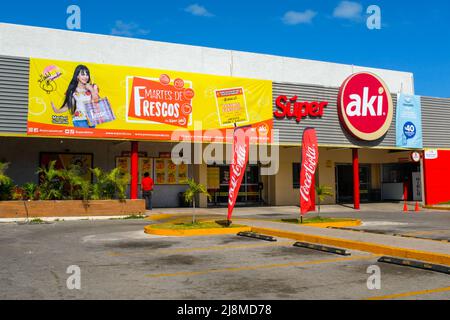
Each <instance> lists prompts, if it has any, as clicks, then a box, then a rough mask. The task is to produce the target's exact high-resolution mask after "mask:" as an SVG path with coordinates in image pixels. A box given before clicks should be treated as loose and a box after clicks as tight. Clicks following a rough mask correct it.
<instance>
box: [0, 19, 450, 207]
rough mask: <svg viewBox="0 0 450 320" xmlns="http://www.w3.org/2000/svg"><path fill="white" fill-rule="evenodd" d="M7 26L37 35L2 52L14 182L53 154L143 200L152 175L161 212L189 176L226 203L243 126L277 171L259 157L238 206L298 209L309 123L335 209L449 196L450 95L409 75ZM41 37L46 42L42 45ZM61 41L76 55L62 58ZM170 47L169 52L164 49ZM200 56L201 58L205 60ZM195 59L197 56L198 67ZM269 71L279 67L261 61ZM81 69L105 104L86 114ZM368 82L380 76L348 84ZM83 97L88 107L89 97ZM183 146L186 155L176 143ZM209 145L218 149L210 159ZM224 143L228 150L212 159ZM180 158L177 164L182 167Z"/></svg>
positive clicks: (2, 99) (0, 142)
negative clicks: (96, 170) (273, 153)
mask: <svg viewBox="0 0 450 320" xmlns="http://www.w3.org/2000/svg"><path fill="white" fill-rule="evenodd" d="M1 32H2V33H3V34H4V37H3V38H1V37H0V39H8V38H11V37H14V38H16V39H26V40H27V41H25V40H24V41H22V42H21V43H27V45H26V46H27V47H26V48H24V47H23V46H18V45H12V46H3V43H1V44H2V46H0V48H1V50H0V67H1V68H2V70H5V71H4V72H3V73H1V74H0V114H1V115H2V117H1V118H0V146H1V148H0V161H2V162H9V163H10V168H9V171H8V174H9V175H10V176H11V177H12V178H13V179H14V182H15V183H17V184H23V183H26V182H29V181H31V182H38V179H37V176H36V174H35V173H36V170H37V168H38V167H40V166H45V165H46V164H48V163H49V161H51V160H57V161H58V165H59V166H67V165H70V164H71V163H76V164H81V165H83V166H84V167H85V168H86V174H87V178H89V177H88V172H89V170H88V169H89V168H93V167H101V168H103V169H104V170H111V169H113V168H115V167H118V168H120V169H121V170H122V171H123V172H124V173H130V174H131V176H132V181H131V184H130V186H129V190H128V195H129V196H130V197H131V198H135V197H138V196H140V195H139V192H138V190H139V183H140V177H141V175H142V174H143V173H144V172H149V173H151V175H152V176H153V178H154V180H155V183H156V186H155V196H154V205H155V207H177V206H182V205H184V204H183V203H182V201H180V197H179V195H180V193H182V192H183V191H184V190H185V189H186V179H187V178H193V179H195V180H196V181H198V182H200V183H202V184H205V185H207V188H208V190H209V192H210V194H211V195H212V201H210V202H208V201H207V199H206V197H201V198H200V205H201V206H202V207H207V206H224V205H226V202H227V196H228V182H229V162H228V160H227V159H230V156H229V154H227V150H229V149H231V141H232V140H231V137H232V132H233V128H234V126H235V124H236V125H237V126H250V127H251V131H252V132H253V133H254V134H255V136H254V140H253V145H255V146H257V147H258V148H260V147H261V146H265V145H266V144H267V143H268V144H269V145H273V146H276V149H277V152H278V157H277V158H276V161H277V167H278V170H277V172H276V174H272V175H265V174H263V171H264V170H263V169H264V168H265V167H266V166H267V163H265V162H264V161H263V159H262V158H260V157H259V156H257V157H256V158H253V159H251V161H250V163H249V165H248V167H247V170H246V174H245V177H244V180H243V183H242V185H241V188H240V190H239V194H238V198H237V204H238V205H298V194H299V186H298V184H299V170H300V167H301V159H300V154H301V150H300V147H301V138H302V133H303V130H304V129H305V128H307V127H314V128H316V131H317V136H318V143H319V152H320V156H319V168H318V173H317V176H316V182H317V183H318V184H320V185H327V186H329V187H331V189H332V190H333V197H330V198H327V199H326V200H325V202H326V203H344V204H355V207H356V206H357V203H358V204H359V202H362V203H364V202H378V201H392V200H393V201H399V200H402V199H404V197H405V196H406V197H407V199H408V200H418V201H420V200H424V201H425V202H426V203H429V204H432V203H438V202H444V201H448V200H450V192H448V188H446V187H445V183H444V182H445V181H446V180H447V181H448V179H450V172H449V170H448V168H449V166H448V164H449V163H450V156H449V152H450V151H448V150H450V132H449V131H448V130H446V127H447V123H448V122H449V121H450V114H449V113H448V112H445V109H446V108H447V109H448V108H450V101H449V99H439V98H429V97H419V96H414V90H413V88H414V83H413V77H412V74H410V73H405V72H397V71H390V70H381V69H369V68H362V67H354V66H346V65H338V64H330V63H322V62H316V61H306V60H299V59H291V60H286V59H284V58H282V57H266V56H261V55H258V54H247V53H239V52H233V57H231V56H229V55H228V53H229V51H226V50H216V51H214V50H212V49H208V48H198V47H191V46H176V45H172V44H163V43H153V42H151V41H148V42H147V41H136V40H133V39H126V40H125V39H123V38H116V37H109V36H98V35H87V34H81V33H77V34H75V33H70V32H66V31H61V30H50V29H43V28H33V27H22V26H20V27H19V26H10V25H8V26H5V27H4V28H3V26H2V29H1ZM69 38H70V39H69ZM39 39H41V40H43V41H44V39H45V41H46V43H47V44H48V45H49V47H48V48H42V47H40V46H39V45H38V43H39V41H38V40H39ZM48 39H52V41H49V40H48ZM74 39H83V41H84V43H85V45H84V47H85V49H86V50H87V51H89V50H90V49H94V48H96V49H98V48H97V44H98V43H99V41H100V40H101V41H103V43H105V44H108V43H113V42H114V43H120V42H123V43H125V42H127V43H128V42H130V41H131V42H133V43H134V45H135V46H136V50H137V51H139V50H140V51H141V52H142V51H146V52H148V53H149V54H148V55H146V56H145V57H143V56H142V55H140V54H136V53H133V52H129V51H128V50H127V49H126V47H127V46H125V45H124V46H123V48H120V49H118V50H117V52H115V53H114V54H113V53H111V52H109V51H108V50H104V51H102V50H99V51H98V52H99V53H98V54H99V57H90V56H87V55H86V54H85V51H86V50H84V51H80V50H78V49H77V48H76V47H73V45H72V44H71V42H70V41H69V40H72V41H73V40H74ZM53 43H56V44H58V43H60V44H64V46H63V47H66V48H72V47H73V50H69V51H70V52H69V51H67V52H58V51H57V50H55V49H56V47H55V48H53V47H52V45H53ZM71 46H72V47H71ZM119 47H120V46H119ZM119 47H118V48H119ZM169 48H170V49H171V50H172V54H173V56H172V58H167V57H166V56H164V55H161V52H162V51H164V50H166V51H167V50H168V49H169ZM198 50H201V51H202V55H195V52H197V51H198ZM152 54H153V58H154V59H150V60H148V58H147V57H148V56H151V55H152ZM30 55H31V57H30ZM186 56H190V57H192V63H191V64H190V65H189V66H188V67H187V66H186V64H185V57H186ZM34 57H46V58H34ZM131 63H133V66H130V64H131ZM270 63H272V67H271V68H269V69H267V68H264V67H263V66H265V65H268V64H270ZM191 65H193V67H192V66H191ZM80 66H81V67H80ZM230 66H231V67H230ZM255 66H256V67H255ZM258 66H259V67H258ZM79 67H80V68H81V69H79V70H78V71H82V72H81V73H82V74H84V75H87V76H89V77H90V78H91V80H93V81H91V85H93V84H94V83H95V84H96V85H97V86H98V88H96V89H97V94H98V99H99V101H100V102H99V103H97V104H93V103H90V104H89V103H88V104H86V109H85V112H86V117H84V118H83V115H80V114H75V113H72V112H71V110H70V107H71V106H69V105H67V103H66V102H65V96H66V93H67V91H68V89H69V88H70V87H71V86H70V83H71V81H73V79H74V75H75V74H77V72H76V70H77V68H79ZM230 68H231V69H230ZM83 70H84V71H83ZM177 70H183V71H177ZM311 70H315V72H313V73H311V72H310V71H311ZM368 74H369V75H370V74H372V75H374V76H375V77H376V79H379V81H381V82H376V81H375V82H374V80H373V79H371V78H370V79H369V78H362V79H359V80H358V79H357V78H356V79H355V81H354V82H353V83H352V84H349V82H348V80H349V77H351V76H355V75H362V77H367V75H368ZM75 79H76V77H75ZM262 79H264V80H262ZM380 83H381V84H380ZM346 90H348V91H346ZM76 94H79V96H77V99H80V101H82V100H83V99H87V100H86V101H92V100H91V99H92V98H91V97H88V98H86V97H84V96H83V94H82V93H76ZM72 96H73V95H72ZM345 99H347V100H345ZM77 101H78V100H77ZM405 101H406V102H405ZM53 105H54V106H55V107H53ZM399 105H413V106H414V108H415V109H416V110H418V111H417V112H416V113H415V115H412V114H411V112H409V113H408V112H406V118H408V117H409V119H406V118H405V119H404V118H402V117H401V116H400V117H399V115H400V113H401V112H400V111H401V109H400V108H399ZM64 106H66V107H67V109H64V110H62V109H63V108H61V107H64ZM342 110H344V111H342ZM399 110H400V111H399ZM342 112H344V114H343V113H342ZM345 113H347V114H345ZM93 114H95V115H96V116H95V117H91V118H90V115H93ZM74 120H77V121H74ZM78 120H80V121H81V124H80V122H78ZM83 121H86V123H84V122H83ZM411 124H412V125H411ZM180 141H185V142H186V141H187V145H189V148H187V149H184V150H183V152H180V150H178V149H176V148H178V146H179V142H180ZM210 142H214V145H216V146H220V147H217V148H215V151H214V152H211V150H209V149H211V148H210V146H211V144H210ZM220 149H221V150H222V154H223V156H222V157H215V156H216V154H217V153H221V152H219V150H220ZM174 150H177V151H176V152H175V154H178V155H179V156H180V157H181V158H182V159H183V161H182V162H181V163H175V162H173V161H172V155H173V154H172V152H173V151H174ZM413 151H417V152H419V153H418V154H419V157H417V154H413ZM205 154H209V155H210V156H211V155H212V154H214V157H212V158H213V159H212V160H211V159H207V157H205ZM413 155H414V156H413ZM274 159H275V158H274ZM274 159H272V160H274ZM446 178H447V179H446ZM355 196H356V197H359V201H358V199H357V198H355Z"/></svg>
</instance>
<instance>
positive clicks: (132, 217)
mask: <svg viewBox="0 0 450 320" xmlns="http://www.w3.org/2000/svg"><path fill="white" fill-rule="evenodd" d="M144 218H145V216H144V215H141V214H139V215H137V214H132V215H130V216H126V217H125V218H123V220H130V219H144Z"/></svg>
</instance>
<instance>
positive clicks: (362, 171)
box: [336, 164, 371, 203]
mask: <svg viewBox="0 0 450 320" xmlns="http://www.w3.org/2000/svg"><path fill="white" fill-rule="evenodd" d="M370 176H371V171H370V165H360V166H359V188H360V200H361V202H369V201H370V200H371V190H370V185H371V184H370ZM336 202H337V203H353V166H352V165H351V164H337V165H336Z"/></svg>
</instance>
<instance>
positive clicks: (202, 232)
mask: <svg viewBox="0 0 450 320" xmlns="http://www.w3.org/2000/svg"><path fill="white" fill-rule="evenodd" d="M152 227H153V225H149V226H146V227H144V232H145V233H148V234H153V235H159V236H178V237H180V236H211V235H220V234H236V233H238V232H245V231H251V229H252V228H251V227H241V228H211V229H191V230H189V229H186V230H173V229H155V228H152Z"/></svg>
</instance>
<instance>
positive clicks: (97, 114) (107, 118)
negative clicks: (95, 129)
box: [85, 98, 116, 126]
mask: <svg viewBox="0 0 450 320" xmlns="http://www.w3.org/2000/svg"><path fill="white" fill-rule="evenodd" d="M85 107H86V113H87V117H88V121H89V124H90V125H93V126H97V125H99V124H102V123H106V122H111V121H113V120H116V116H115V115H114V112H113V111H112V109H111V105H110V104H109V101H108V98H102V99H99V100H98V102H89V103H86V104H85Z"/></svg>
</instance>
